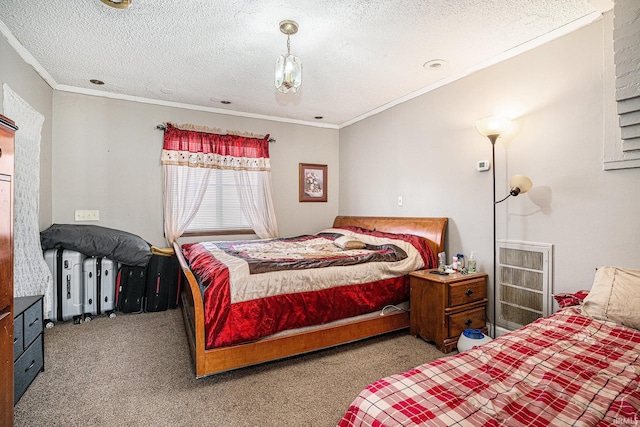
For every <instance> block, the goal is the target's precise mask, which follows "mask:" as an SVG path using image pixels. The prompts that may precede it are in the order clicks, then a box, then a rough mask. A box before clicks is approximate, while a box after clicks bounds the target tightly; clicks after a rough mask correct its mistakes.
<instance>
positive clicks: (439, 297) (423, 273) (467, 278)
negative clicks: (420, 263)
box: [409, 270, 487, 353]
mask: <svg viewBox="0 0 640 427" xmlns="http://www.w3.org/2000/svg"><path fill="white" fill-rule="evenodd" d="M430 271H433V270H419V271H414V272H413V273H410V274H409V276H410V283H411V312H410V315H409V319H410V320H409V322H410V332H411V335H413V336H420V337H422V338H423V339H424V340H426V341H433V342H434V343H435V344H436V347H437V348H438V350H440V351H442V352H444V353H449V352H450V351H451V350H453V349H454V348H455V346H456V344H457V342H458V338H459V337H460V334H461V333H462V331H464V330H465V329H467V328H473V329H480V330H482V332H484V333H487V326H486V310H487V274H486V273H470V274H464V275H463V274H459V273H455V274H449V275H447V276H441V275H439V274H432V273H430Z"/></svg>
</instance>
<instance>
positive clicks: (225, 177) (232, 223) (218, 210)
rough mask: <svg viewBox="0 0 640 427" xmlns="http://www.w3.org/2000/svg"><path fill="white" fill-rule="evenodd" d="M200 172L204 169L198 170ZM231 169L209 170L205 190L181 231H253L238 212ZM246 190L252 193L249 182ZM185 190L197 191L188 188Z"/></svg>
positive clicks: (238, 206)
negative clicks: (187, 224)
mask: <svg viewBox="0 0 640 427" xmlns="http://www.w3.org/2000/svg"><path fill="white" fill-rule="evenodd" d="M198 171H200V172H202V174H204V172H205V170H204V169H198ZM233 173H234V171H232V170H226V169H224V170H223V169H216V170H213V171H211V175H210V176H209V185H208V186H207V189H206V191H205V194H204V197H203V199H202V202H201V204H200V208H199V209H198V211H197V212H196V214H195V217H194V219H193V221H192V222H191V224H189V226H188V227H187V229H186V230H185V234H186V235H189V234H191V235H193V234H198V235H203V234H218V233H219V234H222V232H225V233H228V232H230V231H233V232H234V233H235V234H244V233H253V230H252V229H251V226H250V225H249V222H248V221H247V219H246V218H245V216H244V214H243V213H242V209H241V207H240V198H239V196H238V191H237V189H236V180H235V177H234V175H233ZM251 187H252V188H251V189H250V191H252V192H255V191H256V190H257V189H256V185H255V182H252V185H251ZM188 191H194V192H195V191H197V190H196V189H195V188H189V189H188Z"/></svg>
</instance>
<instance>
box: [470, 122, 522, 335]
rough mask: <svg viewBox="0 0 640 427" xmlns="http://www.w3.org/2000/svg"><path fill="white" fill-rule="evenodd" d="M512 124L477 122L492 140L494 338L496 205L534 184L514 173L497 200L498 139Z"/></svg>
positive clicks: (494, 323)
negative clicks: (507, 186) (505, 191)
mask: <svg viewBox="0 0 640 427" xmlns="http://www.w3.org/2000/svg"><path fill="white" fill-rule="evenodd" d="M510 125H511V120H510V119H508V118H507V117H497V116H494V117H487V118H485V119H481V120H478V121H477V122H476V128H477V129H478V132H480V133H481V134H482V135H484V136H486V137H487V138H489V140H490V141H491V171H492V178H493V180H492V182H493V318H492V319H491V323H492V325H493V328H492V329H493V338H496V321H497V320H498V319H497V315H496V313H497V311H496V306H497V305H498V298H497V295H498V293H497V289H498V280H497V277H496V258H497V248H496V205H497V204H498V203H501V202H504V201H505V200H507V199H508V198H509V197H511V196H517V195H518V194H524V193H526V192H527V191H529V190H530V189H531V187H532V186H533V183H532V182H531V180H530V179H529V178H527V177H526V176H524V175H514V176H513V177H511V180H510V181H509V194H508V195H507V197H505V198H503V199H501V200H497V201H496V168H495V163H496V140H497V139H498V138H499V137H500V135H502V134H503V133H504V132H505V131H506V130H508V129H509V126H510Z"/></svg>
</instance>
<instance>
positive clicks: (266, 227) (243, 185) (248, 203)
mask: <svg viewBox="0 0 640 427" xmlns="http://www.w3.org/2000/svg"><path fill="white" fill-rule="evenodd" d="M234 177H235V179H236V188H237V189H238V192H239V196H240V203H241V206H242V213H244V216H245V218H247V221H249V224H251V228H253V231H254V232H255V233H256V234H257V235H258V237H260V238H261V239H267V238H270V237H277V236H278V235H279V233H278V222H277V221H276V216H275V209H274V207H273V200H272V198H271V194H272V191H271V171H248V170H236V171H234ZM252 184H255V185H252ZM254 188H256V189H257V191H256V192H255V193H254V192H253V189H254Z"/></svg>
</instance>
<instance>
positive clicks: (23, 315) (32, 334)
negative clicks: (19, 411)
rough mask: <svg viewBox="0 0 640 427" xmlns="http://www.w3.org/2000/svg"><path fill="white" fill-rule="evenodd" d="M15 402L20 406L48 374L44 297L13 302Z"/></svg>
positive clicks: (33, 297) (19, 299)
mask: <svg viewBox="0 0 640 427" xmlns="http://www.w3.org/2000/svg"><path fill="white" fill-rule="evenodd" d="M13 307H14V312H13V330H14V332H15V334H14V341H13V357H14V365H13V366H14V378H13V381H14V383H13V390H14V392H13V403H14V405H15V404H16V403H18V400H20V398H21V397H22V395H23V394H24V392H25V391H27V387H29V385H31V382H32V381H33V380H34V379H35V378H36V375H38V373H39V372H40V371H44V344H43V333H42V328H43V326H42V325H43V322H42V314H43V312H42V311H43V306H42V295H38V296H32V297H18V298H15V299H14V303H13Z"/></svg>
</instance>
